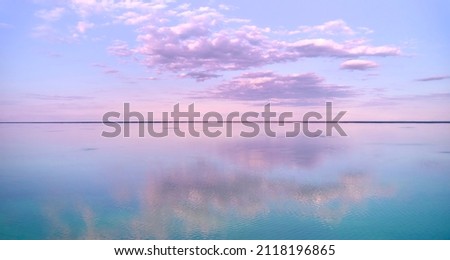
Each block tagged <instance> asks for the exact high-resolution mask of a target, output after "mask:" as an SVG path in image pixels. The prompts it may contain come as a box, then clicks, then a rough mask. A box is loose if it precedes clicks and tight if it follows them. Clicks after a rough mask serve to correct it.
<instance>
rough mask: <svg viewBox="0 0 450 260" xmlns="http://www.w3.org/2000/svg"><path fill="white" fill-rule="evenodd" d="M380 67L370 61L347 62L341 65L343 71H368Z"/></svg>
mask: <svg viewBox="0 0 450 260" xmlns="http://www.w3.org/2000/svg"><path fill="white" fill-rule="evenodd" d="M376 67H378V64H377V63H376V62H374V61H370V60H347V61H344V62H343V63H341V69H345V70H368V69H373V68H376Z"/></svg>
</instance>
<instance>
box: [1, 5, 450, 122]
mask: <svg viewBox="0 0 450 260" xmlns="http://www.w3.org/2000/svg"><path fill="white" fill-rule="evenodd" d="M448 24H450V2H449V1H444V0H443V1H404V0H400V1H384V0H382V1H370V2H368V1H353V0H350V1H349V0H345V1H343V0H336V1H324V0H318V1H297V0H290V1H270V2H269V1H215V0H211V1H189V2H186V1H172V0H154V1H144V0H122V1H121V0H25V1H13V0H0V35H1V37H0V57H1V60H0V76H1V80H0V121H74V120H101V119H102V116H103V114H104V113H106V112H108V111H118V112H120V111H123V103H125V102H127V103H130V105H131V108H132V110H135V111H140V112H142V113H147V112H154V113H155V118H158V115H160V114H161V113H162V112H164V111H168V112H170V111H172V109H173V106H174V105H175V104H177V103H180V107H181V108H184V109H187V106H188V105H189V104H191V103H195V106H196V108H197V110H199V111H200V112H202V113H205V112H208V111H217V112H219V113H222V114H224V115H225V114H227V113H229V112H232V111H240V112H246V111H257V112H259V111H262V110H263V106H264V105H265V104H267V103H271V105H272V107H273V110H276V111H290V112H293V113H294V114H298V115H301V114H303V113H305V112H308V111H318V112H321V111H324V109H325V102H327V101H331V102H333V107H334V109H336V111H341V110H345V111H347V114H346V115H345V117H344V118H343V120H450V113H448V112H449V111H450V102H449V101H450V59H448V57H450V29H449V28H448ZM299 119H300V118H299Z"/></svg>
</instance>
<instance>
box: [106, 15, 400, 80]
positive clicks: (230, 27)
mask: <svg viewBox="0 0 450 260" xmlns="http://www.w3.org/2000/svg"><path fill="white" fill-rule="evenodd" d="M186 8H188V7H185V8H182V9H181V10H179V11H176V10H170V12H169V14H165V16H164V18H166V20H165V19H161V17H159V18H158V19H159V21H161V22H156V24H155V23H150V24H148V25H146V26H141V27H140V29H138V36H137V42H136V44H135V46H133V47H129V46H128V44H127V43H124V42H122V43H121V44H117V43H115V44H114V45H113V46H111V47H110V48H109V52H110V53H111V54H113V55H117V56H130V55H134V56H135V57H136V58H137V60H139V61H140V62H141V63H142V64H143V65H145V66H147V67H149V68H153V69H156V70H158V71H162V72H167V71H169V72H173V73H183V75H187V76H189V75H192V78H194V79H197V80H201V81H203V80H206V79H208V77H198V76H199V75H200V74H203V75H207V74H210V75H218V74H219V73H220V72H223V71H230V70H245V69H249V68H254V67H261V66H264V65H269V64H275V63H283V62H294V61H297V60H299V59H301V58H305V57H309V58H316V57H337V58H351V57H354V58H357V57H364V56H381V57H384V56H397V55H400V53H401V51H400V49H399V48H397V47H392V46H386V45H381V46H372V45H370V44H368V43H367V42H366V41H362V40H353V41H344V42H336V41H334V40H331V39H321V38H314V39H301V40H297V41H286V40H283V41H282V40H277V39H273V38H272V37H271V36H272V35H273V34H271V29H270V28H261V27H258V26H254V25H250V24H248V23H247V24H244V25H242V24H241V22H240V21H236V19H228V18H226V17H225V16H224V15H223V14H221V13H219V12H218V11H217V10H215V9H213V8H210V7H201V8H198V9H193V10H190V9H186ZM127 16H128V17H133V19H138V20H139V19H140V18H139V16H136V15H135V14H129V13H128V15H127ZM158 19H157V20H158ZM167 21H170V24H168V23H167ZM123 22H124V23H131V22H130V21H128V20H124V21H123ZM158 23H159V24H158ZM344 25H345V23H344V22H343V21H341V20H337V21H332V22H330V23H325V24H324V25H323V26H322V27H320V28H322V29H323V30H332V29H333V30H336V31H339V30H340V31H346V32H347V33H350V31H349V30H351V29H349V28H346V27H345V26H344Z"/></svg>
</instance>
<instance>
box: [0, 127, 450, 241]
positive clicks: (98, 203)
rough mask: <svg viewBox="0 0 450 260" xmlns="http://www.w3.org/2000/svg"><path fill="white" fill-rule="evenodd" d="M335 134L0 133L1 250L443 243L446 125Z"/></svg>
mask: <svg viewBox="0 0 450 260" xmlns="http://www.w3.org/2000/svg"><path fill="white" fill-rule="evenodd" d="M134 127H136V126H134ZM343 128H344V130H345V131H346V132H347V134H348V136H347V137H339V136H332V137H319V138H307V137H296V138H283V137H277V138H271V137H266V136H264V135H260V136H258V137H255V138H242V137H238V136H236V137H232V138H226V137H219V138H208V137H200V138H195V137H187V138H180V137H175V136H170V137H166V138H152V137H145V138H138V137H137V136H132V137H131V138H123V137H117V138H103V137H101V131H102V130H107V129H105V127H104V126H102V125H90V124H70V125H58V124H56V125H53V124H52V125H0V140H1V143H2V145H1V146H0V156H1V157H0V239H450V203H449V200H450V125H448V124H436V125H431V124H346V125H344V126H343ZM134 130H136V129H134Z"/></svg>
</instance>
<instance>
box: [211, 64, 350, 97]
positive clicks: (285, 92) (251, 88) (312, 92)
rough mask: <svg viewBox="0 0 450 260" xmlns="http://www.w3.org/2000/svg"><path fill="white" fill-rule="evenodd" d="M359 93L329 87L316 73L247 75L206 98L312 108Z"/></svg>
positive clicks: (219, 87)
mask: <svg viewBox="0 0 450 260" xmlns="http://www.w3.org/2000/svg"><path fill="white" fill-rule="evenodd" d="M355 95H357V93H356V92H355V91H354V90H352V89H351V88H350V87H347V86H339V85H333V84H328V83H326V82H325V80H324V79H323V78H321V77H319V76H317V75H316V74H314V73H305V74H290V75H280V74H276V73H274V72H252V73H244V74H241V75H240V76H237V77H234V78H233V79H232V80H230V81H228V82H225V83H223V84H221V85H219V86H218V87H217V88H214V89H212V90H211V91H210V92H209V93H207V94H206V96H204V97H207V98H208V97H210V98H221V99H233V100H248V101H252V100H254V101H257V100H259V101H268V100H275V101H280V102H285V103H296V104H299V103H303V104H306V103H308V104H311V103H314V102H317V101H318V100H320V102H322V101H323V99H324V98H329V99H332V98H345V97H350V96H355Z"/></svg>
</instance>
